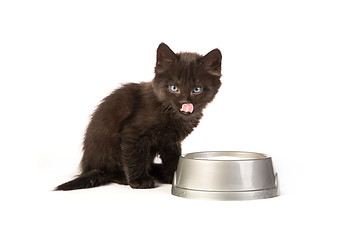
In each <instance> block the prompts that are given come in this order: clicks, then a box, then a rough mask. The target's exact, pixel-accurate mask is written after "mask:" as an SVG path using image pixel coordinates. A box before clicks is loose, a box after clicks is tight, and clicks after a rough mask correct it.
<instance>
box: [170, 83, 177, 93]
mask: <svg viewBox="0 0 360 240" xmlns="http://www.w3.org/2000/svg"><path fill="white" fill-rule="evenodd" d="M169 89H170V91H171V92H179V89H178V88H177V87H176V86H174V85H171V86H169Z"/></svg>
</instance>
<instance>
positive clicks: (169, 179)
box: [162, 175, 173, 184]
mask: <svg viewBox="0 0 360 240" xmlns="http://www.w3.org/2000/svg"><path fill="white" fill-rule="evenodd" d="M162 182H163V183H167V184H172V182H173V175H168V176H165V177H163V179H162Z"/></svg>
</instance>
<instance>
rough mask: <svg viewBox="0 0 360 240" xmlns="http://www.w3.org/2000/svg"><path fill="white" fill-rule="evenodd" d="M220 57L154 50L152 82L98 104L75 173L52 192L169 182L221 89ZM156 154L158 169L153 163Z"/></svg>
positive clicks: (164, 48)
mask: <svg viewBox="0 0 360 240" xmlns="http://www.w3.org/2000/svg"><path fill="white" fill-rule="evenodd" d="M220 76H221V52H220V51H219V50H218V49H214V50H212V51H211V52H209V53H208V54H206V55H205V56H201V55H199V54H196V53H179V54H175V53H174V52H173V51H172V50H171V49H170V48H169V47H168V46H167V45H166V44H164V43H161V44H160V45H159V47H158V49H157V62H156V67H155V78H154V79H153V81H152V82H144V83H139V84H138V83H130V84H126V85H124V86H122V87H121V88H119V89H117V90H115V91H114V92H113V93H112V94H110V95H109V96H107V97H106V98H104V99H103V101H102V102H101V104H100V105H99V106H98V107H97V109H96V111H95V112H94V114H93V115H92V119H91V121H90V123H89V126H88V128H87V130H86V134H85V138H84V147H83V150H84V155H83V157H82V160H81V174H80V175H79V176H78V177H77V178H76V179H74V180H72V181H70V182H67V183H64V184H62V185H60V186H58V187H57V188H56V190H73V189H81V188H91V187H96V186H100V185H104V184H108V183H111V182H115V183H119V184H129V185H130V186H131V187H132V188H152V187H154V178H156V179H158V180H160V181H161V182H164V183H171V181H172V178H173V174H174V171H175V170H176V167H177V163H178V158H179V156H180V154H181V142H182V141H183V140H184V138H185V137H186V136H187V135H189V134H190V133H191V132H192V131H193V129H194V128H195V127H196V126H197V125H198V124H199V120H200V118H201V117H202V111H203V109H204V108H205V106H206V105H207V104H208V103H209V102H211V101H212V100H213V99H214V97H215V95H216V93H217V92H218V89H219V87H220V85H221V82H220ZM157 154H158V155H159V156H160V158H161V161H162V164H154V158H155V156H156V155H157Z"/></svg>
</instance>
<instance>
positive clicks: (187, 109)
mask: <svg viewBox="0 0 360 240" xmlns="http://www.w3.org/2000/svg"><path fill="white" fill-rule="evenodd" d="M180 111H183V112H188V113H192V112H193V111H194V106H193V105H192V104H191V103H185V104H183V105H182V106H181V109H180Z"/></svg>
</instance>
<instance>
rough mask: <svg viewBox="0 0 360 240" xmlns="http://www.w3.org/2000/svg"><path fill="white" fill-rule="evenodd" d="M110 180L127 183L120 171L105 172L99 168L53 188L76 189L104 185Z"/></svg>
mask: <svg viewBox="0 0 360 240" xmlns="http://www.w3.org/2000/svg"><path fill="white" fill-rule="evenodd" d="M112 182H116V183H119V184H127V181H126V179H125V176H123V174H121V173H117V174H115V173H106V172H104V171H101V170H92V171H90V172H87V173H84V174H80V175H79V176H78V177H77V178H75V179H74V180H71V181H69V182H66V183H64V184H61V185H60V186H57V187H56V188H55V189H54V190H55V191H58V190H62V191H68V190H76V189H82V188H93V187H98V186H101V185H106V184H109V183H112Z"/></svg>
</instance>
